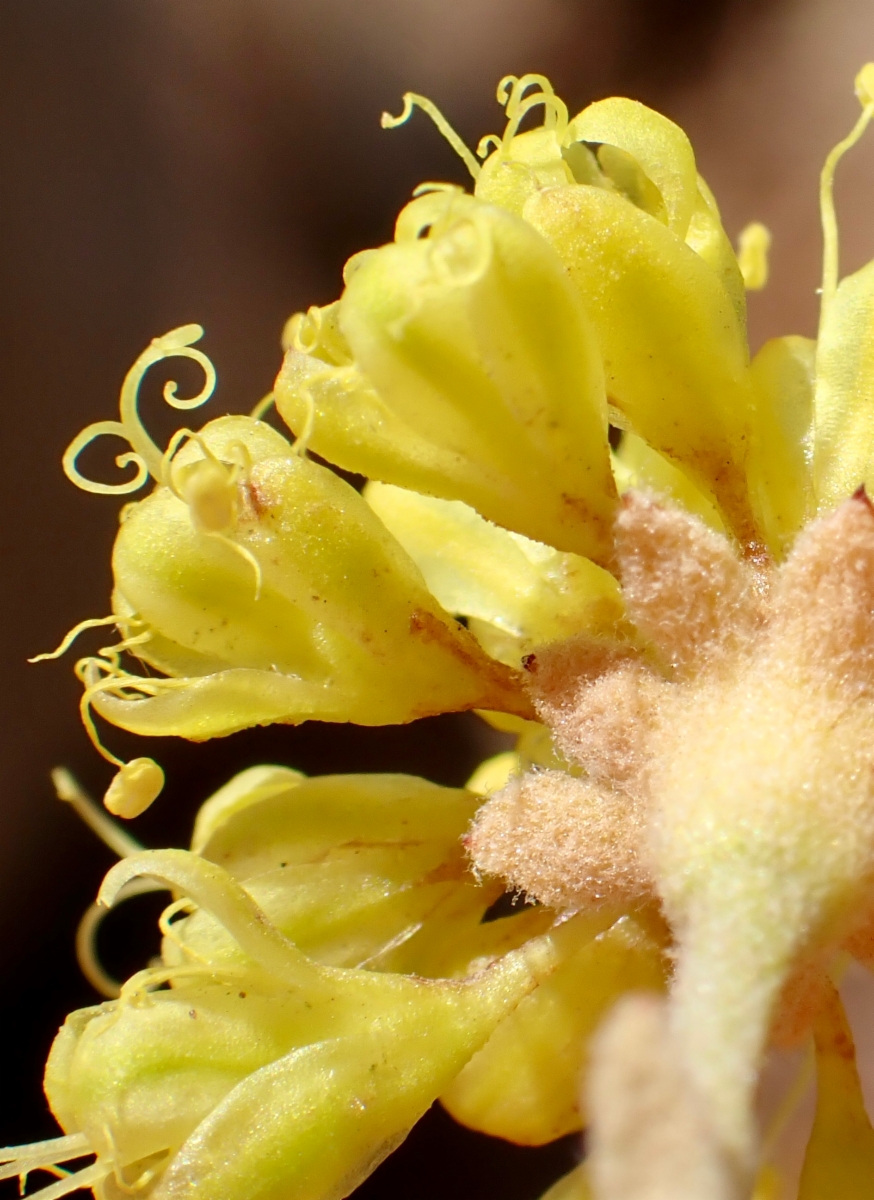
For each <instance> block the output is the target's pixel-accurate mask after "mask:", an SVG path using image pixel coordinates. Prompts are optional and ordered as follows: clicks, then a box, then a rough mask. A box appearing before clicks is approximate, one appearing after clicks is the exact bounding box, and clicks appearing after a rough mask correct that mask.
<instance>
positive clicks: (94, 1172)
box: [31, 1161, 111, 1200]
mask: <svg viewBox="0 0 874 1200" xmlns="http://www.w3.org/2000/svg"><path fill="white" fill-rule="evenodd" d="M110 1169H111V1168H109V1167H107V1166H106V1164H105V1163H102V1162H100V1161H98V1162H95V1163H92V1164H91V1166H90V1167H84V1168H83V1169H82V1170H81V1171H76V1172H74V1174H72V1175H65V1176H64V1178H63V1179H59V1180H58V1182H57V1183H52V1184H50V1185H49V1186H48V1187H46V1188H40V1190H39V1191H38V1192H32V1193H31V1196H32V1197H37V1196H38V1197H39V1198H40V1200H60V1198H61V1197H62V1196H67V1195H69V1194H70V1192H78V1190H79V1189H80V1188H90V1187H93V1186H94V1184H96V1183H99V1182H100V1181H101V1180H102V1179H105V1178H106V1177H107V1175H109V1173H110Z"/></svg>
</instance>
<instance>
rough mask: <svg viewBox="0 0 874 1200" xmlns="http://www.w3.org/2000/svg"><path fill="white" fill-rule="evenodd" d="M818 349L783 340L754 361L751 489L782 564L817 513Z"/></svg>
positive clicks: (801, 341)
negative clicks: (814, 473)
mask: <svg viewBox="0 0 874 1200" xmlns="http://www.w3.org/2000/svg"><path fill="white" fill-rule="evenodd" d="M815 354H816V343H815V342H814V341H812V340H811V339H810V338H802V337H782V338H773V339H772V340H771V341H770V342H766V343H765V345H764V346H763V347H762V348H761V350H760V351H759V353H758V354H757V355H756V357H755V358H754V359H753V363H752V369H751V374H752V379H753V387H754V389H755V394H756V420H755V422H754V425H753V439H752V444H751V446H750V465H749V476H750V488H751V489H752V490H753V491H754V492H755V494H756V496H757V506H758V508H759V510H760V512H761V513H762V519H763V525H764V528H765V530H766V534H767V538H768V545H769V547H770V549H771V551H772V553H773V554H774V555H775V556H776V557H778V558H782V557H783V556H784V555H785V553H786V551H787V550H788V549H789V547H790V545H791V544H792V541H793V540H794V538H795V535H796V534H797V533H798V531H799V530H800V529H801V527H802V525H804V524H805V522H806V521H807V520H809V519H810V517H812V516H813V512H814V499H813V479H812V471H811V458H812V441H813V428H812V425H813V384H814V358H815Z"/></svg>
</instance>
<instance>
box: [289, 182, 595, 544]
mask: <svg viewBox="0 0 874 1200" xmlns="http://www.w3.org/2000/svg"><path fill="white" fill-rule="evenodd" d="M414 218H415V220H414ZM423 226H424V228H425V229H427V236H423V237H416V236H414V233H415V231H416V230H417V229H419V228H421V227H423ZM340 324H341V328H342V330H343V332H344V334H345V336H346V338H347V340H348V343H349V347H350V350H351V352H352V354H353V356H354V359H355V362H356V364H357V366H358V368H359V369H360V371H361V372H363V374H364V375H365V376H366V378H367V379H368V380H369V382H370V384H371V385H372V386H373V387H374V388H375V389H376V391H377V393H378V395H379V397H380V398H381V400H382V401H383V402H384V403H385V404H386V405H387V406H388V407H389V409H390V410H391V411H392V412H393V413H394V414H396V416H397V417H398V418H399V419H400V420H401V421H402V422H403V424H404V425H405V426H407V427H409V428H410V429H411V430H413V431H415V433H416V435H417V436H418V437H419V438H420V439H425V440H426V441H427V442H430V443H433V444H434V445H435V446H437V447H439V448H441V449H442V450H443V451H444V452H445V453H448V454H451V455H452V456H454V457H455V458H457V459H459V460H461V462H462V464H463V465H464V474H467V476H468V479H469V480H472V479H473V478H474V477H476V479H477V482H476V486H469V484H468V483H463V479H462V477H461V476H460V475H459V472H457V471H456V472H454V476H455V477H453V475H449V476H448V477H447V478H446V479H445V481H444V482H443V483H442V485H441V484H440V483H439V481H437V480H435V479H434V478H433V476H432V477H431V478H427V479H422V480H421V482H418V481H416V479H415V476H414V472H413V470H412V468H414V467H415V464H414V463H413V464H409V467H410V468H411V469H408V470H407V471H406V472H405V477H404V478H398V477H397V474H396V473H395V472H391V473H389V472H388V471H387V472H386V473H385V474H383V473H382V472H378V473H377V471H375V470H374V468H375V467H376V466H377V465H378V464H377V463H376V462H374V461H373V458H372V456H370V455H369V454H368V455H367V461H366V460H365V458H359V457H358V455H357V453H356V447H355V446H350V447H349V448H348V451H347V452H346V453H345V455H344V459H343V461H344V463H345V464H349V465H352V466H353V467H354V468H355V469H358V470H361V469H363V468H365V466H366V468H367V469H368V470H369V471H370V473H371V474H372V475H376V477H377V478H382V479H383V481H385V482H390V483H407V484H408V485H409V484H412V486H414V487H416V488H418V489H419V490H422V491H425V492H428V491H434V492H435V493H436V494H439V495H442V496H443V497H444V498H446V499H461V500H464V501H465V502H466V503H468V504H471V505H473V506H474V507H475V508H476V509H477V510H478V511H479V512H481V513H482V514H483V516H485V517H487V518H488V519H489V520H492V521H495V522H496V523H497V524H499V525H503V526H505V527H507V528H511V529H514V530H516V531H517V532H520V533H523V534H525V535H526V536H527V537H532V538H536V539H538V540H540V541H542V542H546V543H549V544H550V545H554V546H556V547H557V548H559V549H561V550H570V551H573V552H575V553H580V554H584V555H587V556H589V557H592V558H594V559H596V560H598V561H600V562H604V561H606V560H607V559H608V558H609V545H610V525H611V521H612V515H613V511H614V507H615V489H614V487H613V481H612V477H611V476H610V473H609V455H608V451H607V441H606V437H607V413H606V404H605V399H604V390H603V371H602V368H601V361H600V355H599V354H598V350H597V347H596V345H595V343H594V340H593V338H592V335H591V332H590V330H589V328H588V325H587V323H586V319H585V316H584V314H583V311H582V307H581V305H580V303H579V300H578V299H577V297H576V296H575V294H574V290H573V288H572V287H571V285H570V284H569V282H568V279H567V276H566V274H565V272H564V270H563V268H562V266H561V263H560V262H559V260H558V258H557V257H556V255H555V253H554V252H553V251H552V250H551V248H550V247H549V246H548V245H547V244H546V242H544V240H543V239H542V238H540V237H538V235H537V234H536V233H535V232H534V231H533V230H532V229H531V227H530V226H529V225H527V224H526V223H525V222H524V221H521V220H520V219H519V218H517V217H514V216H512V215H511V214H509V213H507V212H504V211H502V210H501V209H498V208H495V207H492V206H490V205H484V204H481V203H479V202H477V201H474V200H473V199H471V198H470V197H464V196H454V195H447V194H445V193H443V194H440V195H439V196H435V195H429V196H423V197H421V198H420V199H419V200H416V201H414V202H413V204H412V205H411V206H410V207H409V208H408V209H407V210H405V213H402V214H401V217H400V218H399V222H398V241H396V242H395V243H393V244H392V245H389V246H383V247H381V248H380V249H379V250H377V251H375V252H373V253H372V254H370V255H369V256H367V257H366V258H365V259H364V260H363V261H362V262H361V264H360V266H358V268H357V269H356V270H355V271H354V273H352V274H351V277H350V278H349V280H348V283H347V287H346V291H345V292H344V294H343V298H342V299H341V301H340ZM317 386H318V385H317V384H312V385H311V390H313V389H316V390H317ZM282 392H283V385H282V383H280V406H281V409H282V411H283V412H284V413H285V414H286V416H287V417H288V419H289V420H290V421H291V422H292V424H293V426H296V427H297V429H298V430H299V429H300V425H299V421H300V416H299V415H296V413H295V412H294V411H292V408H293V405H292V406H290V405H289V404H288V403H287V402H286V399H285V398H283V395H282ZM324 402H325V401H324V397H322V398H319V399H318V400H317V401H316V404H317V415H316V418H315V421H314V423H313V434H312V440H311V444H312V446H313V448H314V449H316V450H319V448H320V443H319V440H318V438H319V420H320V417H319V415H318V414H319V413H320V412H321V411H322V408H321V407H320V406H322V405H323V404H324ZM365 450H366V441H365ZM402 451H403V447H398V449H397V451H396V457H401V456H402ZM382 458H383V465H384V466H388V467H390V463H389V462H388V456H387V455H383V456H382ZM411 475H412V476H413V478H411ZM438 488H439V490H438Z"/></svg>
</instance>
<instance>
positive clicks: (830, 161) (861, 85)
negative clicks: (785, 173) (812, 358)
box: [819, 63, 874, 331]
mask: <svg viewBox="0 0 874 1200" xmlns="http://www.w3.org/2000/svg"><path fill="white" fill-rule="evenodd" d="M856 95H857V96H858V98H859V102H860V103H861V105H862V112H861V114H860V116H859V119H858V120H857V121H856V124H855V125H854V126H853V128H852V129H851V130H850V132H849V133H848V134H847V136H846V137H845V138H844V140H843V141H841V142H838V144H837V145H836V146H835V147H834V149H833V150H832V151H831V153H830V154H829V155H828V157H827V158H826V160H825V163H824V164H823V168H822V173H821V175H820V177H819V207H820V215H821V219H822V239H823V252H822V300H821V303H820V317H819V327H820V331H821V330H822V328H823V325H824V323H825V319H826V316H827V314H828V310H829V308H830V306H831V303H832V300H833V299H834V295H835V292H836V291H837V288H838V274H839V270H840V263H839V251H838V223H837V218H836V216H835V201H834V179H835V169H836V168H837V165H838V163H839V162H840V161H841V159H842V158H843V156H844V155H845V154H846V152H847V151H848V150H850V149H852V147H853V146H855V144H856V142H858V140H859V138H860V137H861V136H862V134H863V133H864V132H865V130H866V129H867V127H868V123H869V122H870V120H871V118H872V117H874V63H866V65H865V66H864V67H863V68H862V70H861V71H860V72H859V74H858V75H857V76H856Z"/></svg>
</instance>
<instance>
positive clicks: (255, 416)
mask: <svg viewBox="0 0 874 1200" xmlns="http://www.w3.org/2000/svg"><path fill="white" fill-rule="evenodd" d="M275 399H276V397H275V396H274V394H273V392H268V393H267V395H266V396H264V397H263V399H261V400H259V401H258V403H257V404H256V405H255V407H254V408H253V409H252V411H251V412H250V413H249V416H250V417H251V418H252V420H253V421H260V420H261V419H262V418H263V417H264V415H265V413H268V412H270V409H271V408H272V407H273V403H274V401H275Z"/></svg>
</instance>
